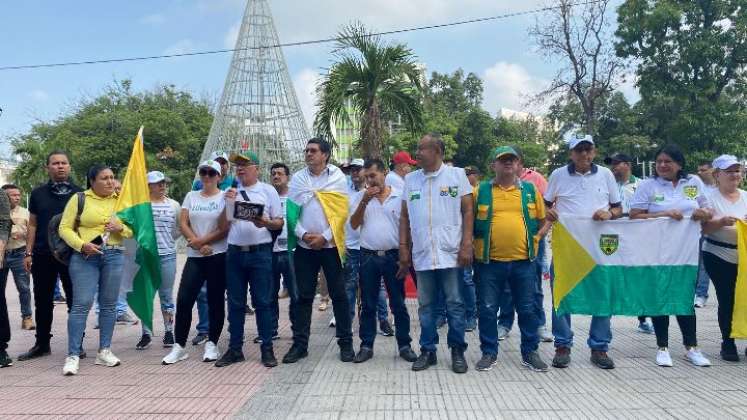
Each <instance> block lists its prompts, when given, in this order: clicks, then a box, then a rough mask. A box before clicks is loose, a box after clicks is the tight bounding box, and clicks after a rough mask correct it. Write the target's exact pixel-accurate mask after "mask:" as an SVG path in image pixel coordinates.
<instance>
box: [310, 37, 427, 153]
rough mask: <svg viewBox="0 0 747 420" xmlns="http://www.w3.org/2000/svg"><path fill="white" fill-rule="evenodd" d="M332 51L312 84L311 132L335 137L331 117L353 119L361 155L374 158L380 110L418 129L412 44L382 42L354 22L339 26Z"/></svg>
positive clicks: (379, 144)
mask: <svg viewBox="0 0 747 420" xmlns="http://www.w3.org/2000/svg"><path fill="white" fill-rule="evenodd" d="M332 55H333V56H334V57H335V58H336V62H335V63H334V64H333V65H332V67H331V68H330V69H329V72H328V73H327V74H326V75H325V76H324V77H323V78H322V80H321V82H320V83H319V85H318V86H317V96H318V97H319V99H318V101H317V107H318V112H317V114H316V118H315V120H314V129H315V130H316V131H317V133H319V134H320V135H323V136H326V137H327V138H329V139H331V140H332V142H333V143H335V136H334V133H333V126H334V123H335V121H337V122H344V123H347V124H352V120H354V119H357V120H358V121H360V145H361V149H362V152H363V157H366V158H373V157H375V158H380V157H381V155H382V152H383V149H384V137H385V134H386V132H385V130H386V127H385V124H384V121H383V118H382V115H384V114H387V115H399V116H400V117H401V119H402V122H403V123H404V125H405V126H406V128H407V129H408V130H410V131H413V132H415V131H418V130H420V129H421V127H422V126H423V117H422V110H421V103H420V98H421V92H422V84H421V75H420V71H419V70H418V67H417V64H416V62H415V55H414V54H413V53H412V50H410V49H409V48H408V47H407V46H405V45H403V44H396V45H391V44H388V43H384V42H383V41H382V40H381V38H380V37H379V36H377V35H372V34H371V33H369V32H367V31H366V29H365V28H364V27H363V25H362V24H360V23H354V24H351V25H348V26H346V27H345V28H343V29H342V30H341V31H340V33H339V34H338V40H337V44H336V46H335V49H334V50H333V51H332Z"/></svg>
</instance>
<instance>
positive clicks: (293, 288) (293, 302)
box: [272, 251, 298, 336]
mask: <svg viewBox="0 0 747 420" xmlns="http://www.w3.org/2000/svg"><path fill="white" fill-rule="evenodd" d="M281 276H282V277H283V285H284V286H285V289H286V290H288V297H289V298H290V299H289V300H290V304H289V305H288V319H289V320H290V322H291V331H293V334H294V336H295V329H294V325H297V323H296V322H294V320H295V317H296V311H297V310H298V309H297V306H298V285H297V284H296V274H295V272H294V271H293V262H292V261H291V260H290V255H289V253H288V251H280V252H273V253H272V287H273V293H274V294H273V301H272V313H273V323H272V327H273V328H272V332H273V333H277V331H278V323H279V322H280V304H279V302H278V297H277V296H278V292H279V291H280V277H281Z"/></svg>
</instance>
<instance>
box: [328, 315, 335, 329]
mask: <svg viewBox="0 0 747 420" xmlns="http://www.w3.org/2000/svg"><path fill="white" fill-rule="evenodd" d="M336 326H337V322H336V321H335V317H332V319H330V320H329V327H330V328H334V327H336Z"/></svg>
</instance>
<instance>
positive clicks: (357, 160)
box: [350, 158, 365, 168]
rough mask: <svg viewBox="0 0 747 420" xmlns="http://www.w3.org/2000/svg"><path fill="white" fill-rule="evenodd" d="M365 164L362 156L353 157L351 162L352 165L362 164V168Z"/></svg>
mask: <svg viewBox="0 0 747 420" xmlns="http://www.w3.org/2000/svg"><path fill="white" fill-rule="evenodd" d="M364 164H365V162H363V159H361V158H358V159H353V161H352V162H350V166H360V167H361V168H362V167H363V165H364Z"/></svg>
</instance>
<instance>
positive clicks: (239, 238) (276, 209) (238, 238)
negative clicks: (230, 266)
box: [228, 181, 283, 246]
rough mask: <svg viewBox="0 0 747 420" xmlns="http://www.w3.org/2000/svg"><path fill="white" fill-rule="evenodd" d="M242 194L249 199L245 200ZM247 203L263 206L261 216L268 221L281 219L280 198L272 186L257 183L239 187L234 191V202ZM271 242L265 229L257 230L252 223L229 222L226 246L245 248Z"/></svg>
mask: <svg viewBox="0 0 747 420" xmlns="http://www.w3.org/2000/svg"><path fill="white" fill-rule="evenodd" d="M242 191H243V192H244V193H245V194H246V196H247V198H249V200H245V199H244V196H243V194H241V192H242ZM240 201H248V202H250V203H256V204H263V205H264V206H265V208H264V212H263V214H262V215H263V216H264V217H267V218H269V219H277V218H282V217H283V212H282V209H281V207H280V196H279V195H278V192H277V190H275V188H274V187H273V186H272V185H269V184H265V183H264V182H259V181H257V182H256V183H255V184H254V185H252V186H250V187H244V186H240V187H239V188H237V191H236V202H240ZM271 242H272V234H271V233H270V231H269V230H267V228H258V227H257V226H255V225H254V223H252V222H247V221H245V220H238V219H234V220H233V221H231V229H230V230H229V231H228V244H229V245H238V246H247V245H261V244H269V243H271Z"/></svg>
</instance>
